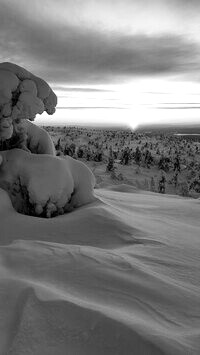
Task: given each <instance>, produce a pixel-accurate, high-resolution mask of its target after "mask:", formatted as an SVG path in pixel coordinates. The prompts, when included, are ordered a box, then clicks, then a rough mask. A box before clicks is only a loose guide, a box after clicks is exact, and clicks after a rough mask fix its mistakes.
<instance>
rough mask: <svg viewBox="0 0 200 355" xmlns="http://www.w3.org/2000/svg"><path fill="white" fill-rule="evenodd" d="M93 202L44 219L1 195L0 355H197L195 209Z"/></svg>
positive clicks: (110, 199)
mask: <svg viewBox="0 0 200 355" xmlns="http://www.w3.org/2000/svg"><path fill="white" fill-rule="evenodd" d="M96 195H97V196H98V197H99V199H100V200H99V201H95V202H93V203H91V204H89V205H86V206H83V207H81V208H79V209H76V210H74V211H73V212H71V213H69V214H66V215H63V216H59V217H55V218H52V219H43V218H38V217H30V216H25V215H21V214H18V213H17V212H16V211H15V210H14V209H13V207H12V205H11V202H10V200H9V197H8V195H7V193H6V192H4V191H3V190H0V243H1V246H0V265H1V267H0V276H1V277H0V354H2V355H4V354H9V355H11V354H12V355H14V354H15V355H16V354H17V355H23V354H26V355H28V354H31V355H32V354H34V355H39V354H44V355H55V354H57V355H66V354H70V355H90V354H91V355H112V354H113V355H117V354H120V355H122V354H123V355H129V354H130V355H132V354H135V355H141V354H143V355H144V354H145V355H149V354H152V355H157V354H171V355H184V354H187V355H193V354H195V355H197V354H199V353H200V297H199V295H200V277H199V270H200V258H199V250H200V219H199V209H200V201H199V200H190V199H184V198H181V197H177V196H167V195H165V196H161V195H158V194H153V193H146V192H139V191H137V190H136V189H133V188H130V190H129V187H128V186H121V189H120V188H119V187H118V189H117V191H113V190H108V189H107V190H106V189H104V190H103V189H100V190H96Z"/></svg>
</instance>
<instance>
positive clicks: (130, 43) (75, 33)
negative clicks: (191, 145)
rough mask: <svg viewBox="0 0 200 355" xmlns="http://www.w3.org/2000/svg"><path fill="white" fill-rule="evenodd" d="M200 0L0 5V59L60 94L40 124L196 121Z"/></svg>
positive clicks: (10, 1)
mask: <svg viewBox="0 0 200 355" xmlns="http://www.w3.org/2000/svg"><path fill="white" fill-rule="evenodd" d="M199 33H200V1H199V0H42V1H41V0H31V1H27V0H0V62H4V61H9V62H13V63H15V64H18V65H20V66H23V67H25V68H26V69H27V70H29V71H31V72H32V73H34V74H35V75H38V76H40V77H42V78H43V79H45V80H46V81H47V82H48V83H49V84H50V86H51V87H52V89H53V90H54V91H55V93H56V94H57V96H58V107H57V110H56V113H55V114H54V115H53V116H48V115H47V114H42V115H41V116H39V117H37V119H36V121H35V122H36V123H39V124H56V125H59V124H65V125H68V124H69V125H71V124H79V125H80V124H81V125H86V124H89V125H128V126H130V127H132V128H135V127H136V126H137V125H139V124H149V123H190V122H192V123H193V122H199V117H200V36H199Z"/></svg>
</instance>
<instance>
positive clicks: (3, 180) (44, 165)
mask: <svg viewBox="0 0 200 355" xmlns="http://www.w3.org/2000/svg"><path fill="white" fill-rule="evenodd" d="M0 156H1V162H0V163H1V165H0V186H1V187H2V188H4V189H6V191H8V193H9V195H10V197H11V200H12V202H13V206H14V207H15V209H16V210H17V211H18V212H22V213H25V214H29V215H42V216H45V217H51V216H52V215H54V216H55V215H58V214H63V213H64V212H66V211H69V210H71V209H73V208H75V207H79V206H82V205H84V204H86V203H89V202H91V201H93V200H94V195H93V188H94V184H95V179H94V176H93V174H92V172H91V171H90V170H89V169H88V167H87V166H86V165H85V164H83V163H82V162H80V161H78V160H75V159H73V158H71V157H66V158H65V159H64V158H59V157H55V156H53V155H47V154H30V153H29V152H26V151H24V150H21V149H11V150H7V151H2V152H0ZM2 158H3V159H2Z"/></svg>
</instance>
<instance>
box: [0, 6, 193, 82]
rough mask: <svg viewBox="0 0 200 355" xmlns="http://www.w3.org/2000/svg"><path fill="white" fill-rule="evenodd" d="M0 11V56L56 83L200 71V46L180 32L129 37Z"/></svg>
mask: <svg viewBox="0 0 200 355" xmlns="http://www.w3.org/2000/svg"><path fill="white" fill-rule="evenodd" d="M8 4H9V6H7V5H6V3H3V4H2V6H1V13H0V50H1V51H0V53H1V55H0V59H1V61H14V62H16V63H17V64H19V65H24V66H25V67H26V68H27V69H28V70H31V71H33V72H35V73H36V74H38V75H41V76H43V77H44V78H45V79H47V80H48V81H50V82H53V83H72V82H77V83H89V82H92V83H103V82H105V81H107V82H113V81H115V80H123V79H126V78H128V77H132V76H144V75H161V74H165V75H168V74H177V73H178V74H187V75H190V73H191V74H192V73H194V71H197V70H199V69H200V66H199V62H200V61H199V53H200V50H199V45H198V44H197V43H195V42H192V41H190V40H189V39H187V38H186V37H184V36H180V35H171V34H170V35H167V34H163V35H157V36H155V35H151V36H150V35H149V36H147V35H144V34H135V35H126V34H122V33H118V32H106V31H103V30H102V31H100V30H94V29H91V28H88V27H84V26H83V25H82V26H78V25H72V24H70V23H67V22H66V23H65V24H63V22H62V23H59V21H58V22H57V23H55V22H54V23H52V22H51V21H49V22H48V19H47V21H46V22H44V21H43V22H42V21H39V20H37V19H36V18H34V17H32V19H31V18H30V17H29V16H26V13H25V12H24V14H23V13H22V12H20V11H19V12H15V11H12V8H11V6H10V2H9V1H8Z"/></svg>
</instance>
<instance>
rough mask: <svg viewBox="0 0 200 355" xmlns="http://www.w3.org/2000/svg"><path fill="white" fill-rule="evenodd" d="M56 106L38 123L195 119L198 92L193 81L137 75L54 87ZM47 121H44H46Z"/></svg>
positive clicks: (198, 114) (130, 123)
mask: <svg viewBox="0 0 200 355" xmlns="http://www.w3.org/2000/svg"><path fill="white" fill-rule="evenodd" d="M54 90H55V92H56V94H57V96H58V107H57V110H56V113H55V115H53V116H52V117H51V118H50V119H49V117H47V116H46V115H42V116H41V117H37V120H36V123H37V122H38V123H39V124H58V125H59V124H66V125H67V124H75V125H79V124H81V125H93V126H95V125H103V126H107V125H121V126H122V125H123V126H129V127H131V128H132V129H135V128H136V127H137V126H138V125H140V124H152V123H177V122H183V123H184V122H188V121H190V122H197V121H199V117H200V109H199V107H200V93H199V87H198V85H197V84H195V83H190V82H185V81H173V79H171V80H164V79H163V80H161V79H151V80H150V79H148V80H147V79H140V80H135V81H134V82H131V83H128V84H123V85H112V86H111V85H110V86H109V85H108V86H104V87H97V86H95V87H94V86H89V87H88V86H87V87H84V86H78V87H70V86H63V87H59V86H58V87H56V86H55V88H54ZM47 121H48V122H47Z"/></svg>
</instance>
